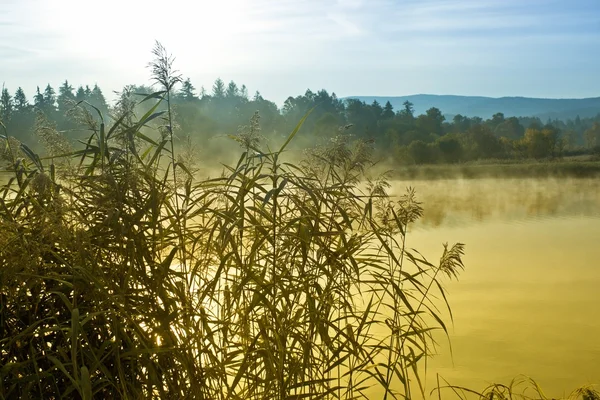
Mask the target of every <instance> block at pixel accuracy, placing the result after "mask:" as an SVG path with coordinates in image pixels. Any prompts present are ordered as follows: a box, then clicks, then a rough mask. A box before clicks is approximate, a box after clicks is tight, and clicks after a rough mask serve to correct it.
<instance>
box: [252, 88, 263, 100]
mask: <svg viewBox="0 0 600 400" xmlns="http://www.w3.org/2000/svg"><path fill="white" fill-rule="evenodd" d="M263 100H264V99H263V97H262V95H261V94H260V92H259V91H258V90H257V91H256V93H254V98H253V99H252V101H263Z"/></svg>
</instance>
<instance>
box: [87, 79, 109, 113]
mask: <svg viewBox="0 0 600 400" xmlns="http://www.w3.org/2000/svg"><path fill="white" fill-rule="evenodd" d="M88 99H89V100H88V101H89V102H90V104H92V105H93V106H95V107H98V109H99V110H100V112H101V113H102V114H106V113H108V104H107V103H106V98H105V97H104V94H103V93H102V90H101V89H100V87H99V86H98V85H94V88H93V89H92V91H91V93H90V95H89V97H88Z"/></svg>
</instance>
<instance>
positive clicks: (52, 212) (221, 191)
mask: <svg viewBox="0 0 600 400" xmlns="http://www.w3.org/2000/svg"><path fill="white" fill-rule="evenodd" d="M154 55H155V57H156V59H155V61H154V62H153V63H152V64H151V68H152V74H153V77H154V78H155V80H156V81H157V83H158V85H159V90H158V91H157V92H156V93H152V94H150V95H148V96H146V98H145V99H143V100H142V101H152V102H156V103H155V104H153V105H152V106H151V107H150V109H149V111H148V112H147V113H146V114H144V115H142V116H140V117H136V116H135V115H133V111H132V107H122V108H120V112H119V115H115V116H113V118H112V119H111V121H112V122H110V123H108V124H107V122H106V121H105V120H104V116H103V115H99V123H93V121H94V119H93V118H92V119H90V118H87V119H86V118H84V120H86V121H88V122H89V124H88V126H87V128H88V129H89V130H90V134H89V137H88V140H87V141H85V142H83V144H82V145H83V147H82V148H81V149H78V150H70V149H67V148H66V147H65V146H63V145H62V144H61V143H63V142H60V141H57V140H54V139H56V138H59V137H60V134H59V133H58V132H56V131H55V130H53V128H52V127H51V126H47V124H46V125H44V121H43V118H42V117H40V122H39V124H38V125H39V127H40V129H39V131H40V132H41V134H43V135H45V136H44V137H46V138H47V139H48V140H46V143H47V145H48V146H51V148H49V149H48V156H47V157H43V158H42V157H40V156H39V155H37V154H35V153H34V152H33V151H31V149H29V148H28V147H27V146H26V145H24V144H20V143H18V142H16V141H15V140H14V139H12V138H10V137H8V136H2V138H1V139H0V140H1V143H2V154H1V155H2V160H3V162H4V166H5V169H4V172H5V174H6V176H7V183H6V184H5V185H4V186H2V188H1V189H0V262H1V265H2V268H1V269H0V382H1V384H0V398H1V399H8V398H81V399H92V398H99V399H100V398H120V399H140V398H143V399H145V398H164V399H187V398H190V399H192V398H193V399H301V398H311V399H319V398H338V399H355V398H371V397H369V396H370V395H369V393H373V390H375V389H376V388H379V393H381V397H382V398H411V397H415V396H416V395H417V394H416V393H418V392H420V393H421V395H423V396H424V395H425V388H424V387H423V385H422V378H421V376H422V374H423V372H424V368H425V364H426V359H427V357H428V356H429V355H430V354H431V349H432V346H434V340H433V339H434V337H433V333H432V332H433V331H434V330H435V329H442V330H444V331H445V330H446V325H445V322H444V319H445V317H444V315H445V314H444V313H443V312H441V311H439V310H438V308H437V307H438V306H439V305H440V301H441V304H446V305H447V302H446V297H445V292H444V288H443V284H442V277H443V276H444V275H446V276H449V277H456V276H457V273H458V272H459V270H460V269H461V268H462V267H463V264H462V261H461V257H462V254H463V245H462V244H456V245H454V246H444V247H443V248H442V249H440V250H441V254H442V255H441V258H440V261H439V262H437V263H431V262H429V261H427V260H425V259H424V258H423V257H422V256H421V255H420V254H419V253H418V252H417V251H416V250H412V249H409V247H408V246H407V236H408V234H407V232H408V227H409V225H410V224H411V223H413V222H414V221H415V220H416V219H418V218H419V217H420V215H421V212H422V210H421V207H420V204H419V203H418V202H417V201H416V198H415V193H414V191H413V190H409V191H408V192H407V194H406V196H404V197H402V198H400V199H393V198H390V197H389V196H388V195H387V193H386V188H387V187H388V185H387V183H386V181H385V177H381V178H379V179H376V180H373V181H369V184H368V185H367V186H366V187H365V186H364V185H363V182H365V181H366V180H367V179H366V176H365V172H366V170H367V169H368V167H369V166H370V152H371V144H370V143H368V142H365V141H351V140H349V139H348V136H345V135H344V134H343V132H341V133H340V135H339V136H337V137H335V138H334V139H333V140H332V141H330V142H329V143H328V144H327V145H324V146H319V147H317V148H314V149H309V150H308V151H307V152H306V155H305V159H304V161H303V162H300V163H292V162H290V161H288V158H287V157H288V152H287V151H286V150H287V149H288V145H289V144H290V142H291V141H292V140H293V139H294V137H295V136H296V135H298V133H299V131H300V129H301V127H302V123H303V122H304V120H305V119H306V116H305V117H304V118H303V119H302V120H301V121H300V122H299V124H298V125H297V126H296V127H295V129H294V130H293V131H292V132H291V134H290V135H289V137H288V138H287V140H285V141H284V143H283V144H280V145H279V146H276V147H275V146H273V147H274V148H269V146H266V145H265V144H264V143H262V142H261V140H260V134H259V132H260V124H259V116H258V115H255V116H254V117H253V119H252V121H251V122H250V125H249V126H248V127H245V128H243V129H241V130H240V132H239V134H238V135H236V136H234V137H233V139H235V140H237V141H238V142H239V143H240V145H241V149H240V157H239V160H238V162H237V164H235V165H232V166H227V167H225V170H224V173H223V175H222V176H221V177H219V178H215V179H198V178H197V177H196V176H194V174H193V173H192V172H190V170H191V168H189V166H188V165H186V162H185V161H184V158H182V157H179V156H178V154H176V148H175V146H174V145H173V143H174V142H173V141H174V126H175V123H174V115H173V113H172V110H171V105H170V93H171V90H172V88H173V85H174V84H175V83H176V81H177V79H178V75H177V74H176V72H174V71H173V69H172V58H170V56H169V55H168V54H167V53H166V51H164V48H162V46H160V45H157V47H156V48H155V51H154ZM77 107H79V108H81V109H82V110H83V111H82V112H84V113H85V112H87V113H89V112H91V113H94V111H97V110H93V109H92V108H90V107H89V106H88V105H85V104H79V105H78V106H77ZM98 114H99V113H98ZM42 128H43V129H42ZM57 144H61V145H60V146H57ZM52 146H53V147H52ZM448 309H449V308H448ZM415 391H417V392H415Z"/></svg>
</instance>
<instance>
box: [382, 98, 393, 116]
mask: <svg viewBox="0 0 600 400" xmlns="http://www.w3.org/2000/svg"><path fill="white" fill-rule="evenodd" d="M381 117H382V118H383V119H390V118H394V107H393V106H392V103H390V102H389V100H388V101H387V102H386V103H385V106H384V107H383V114H382V115H381Z"/></svg>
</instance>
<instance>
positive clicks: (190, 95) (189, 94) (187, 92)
mask: <svg viewBox="0 0 600 400" xmlns="http://www.w3.org/2000/svg"><path fill="white" fill-rule="evenodd" d="M195 90H196V88H195V87H194V85H192V81H190V78H187V79H186V80H184V81H183V82H182V84H181V90H180V91H179V93H178V97H180V98H182V99H183V100H185V101H192V100H194V99H196V94H195V93H194V91H195Z"/></svg>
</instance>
